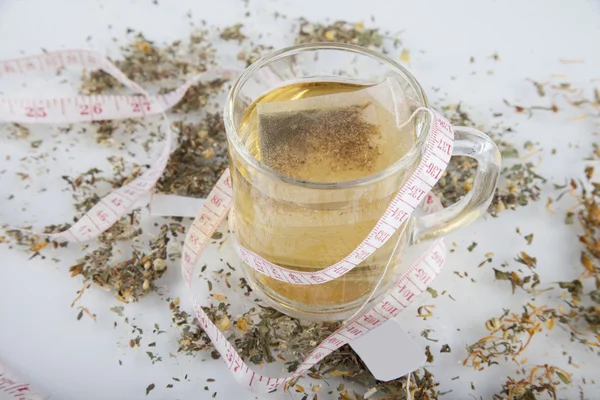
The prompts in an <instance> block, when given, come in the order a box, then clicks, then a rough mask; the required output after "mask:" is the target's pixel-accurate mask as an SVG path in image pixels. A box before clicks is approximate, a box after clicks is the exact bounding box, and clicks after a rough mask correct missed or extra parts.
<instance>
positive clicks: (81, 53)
mask: <svg viewBox="0 0 600 400" xmlns="http://www.w3.org/2000/svg"><path fill="white" fill-rule="evenodd" d="M63 67H78V68H87V69H102V70H104V71H105V72H107V73H108V74H110V75H112V76H113V77H114V78H116V79H117V80H118V81H119V82H121V83H122V84H123V85H125V86H126V87H128V88H130V89H132V90H134V91H135V92H137V93H140V94H141V95H138V96H74V97H63V98H51V99H40V98H31V99H16V98H11V97H0V121H6V122H21V123H72V122H79V121H100V120H107V119H123V118H132V117H139V116H145V115H152V114H162V115H163V116H164V118H165V124H166V126H165V128H166V129H165V131H166V140H165V145H164V148H163V149H162V151H161V153H160V156H159V157H158V159H157V160H156V162H155V163H154V164H153V165H152V166H151V167H150V169H148V170H147V171H145V172H144V173H143V174H142V175H141V176H139V177H138V178H136V179H135V180H133V181H132V182H131V183H129V184H127V185H125V186H123V187H121V188H119V189H117V190H115V191H114V192H112V193H110V194H108V195H107V196H105V197H103V198H102V199H101V200H100V201H99V202H98V203H97V204H96V205H94V206H93V207H92V208H91V209H90V210H89V211H88V212H87V213H86V214H85V215H84V216H83V217H81V218H80V219H79V220H78V221H77V222H76V223H75V224H74V225H73V226H72V227H70V228H69V229H67V230H65V231H63V232H60V233H56V234H43V233H36V234H38V235H40V236H45V237H48V238H50V239H52V240H59V241H69V242H84V241H87V240H90V239H92V238H95V237H97V236H98V235H100V234H101V233H102V232H104V231H105V230H106V229H108V228H109V227H110V226H112V225H113V224H114V223H115V222H117V221H118V220H119V218H120V217H122V216H123V215H125V213H126V212H127V211H128V210H129V208H130V207H131V206H132V205H133V203H134V202H135V201H136V200H138V199H139V198H140V197H141V196H142V195H144V194H145V193H146V192H147V191H149V190H150V189H151V188H152V187H153V186H154V184H155V183H156V182H157V180H158V179H159V178H160V176H161V175H162V173H163V171H164V169H165V166H166V164H167V161H168V158H169V154H170V152H171V145H170V144H171V142H172V137H173V133H172V131H171V128H170V123H169V120H168V118H167V116H166V115H165V111H166V110H167V109H169V108H170V107H172V106H174V105H175V104H176V103H177V102H178V101H179V100H181V98H182V97H183V95H184V94H185V92H186V90H187V89H188V88H189V87H190V86H192V85H194V84H195V83H196V82H198V81H201V80H206V79H209V77H232V76H234V75H235V72H234V71H232V70H227V69H218V70H214V71H210V72H206V73H203V74H200V75H198V76H195V77H194V78H193V79H191V80H189V81H187V82H186V83H185V84H184V85H182V86H181V87H179V88H177V89H175V90H174V91H172V92H169V93H166V94H165V95H161V96H152V95H150V94H148V93H147V92H146V91H145V90H144V89H142V88H141V87H140V86H139V85H137V84H136V83H135V82H133V81H131V80H130V79H128V78H127V77H126V76H125V75H124V74H123V73H122V72H121V71H120V70H119V69H118V68H116V67H115V66H114V65H113V64H112V63H110V62H109V61H108V60H107V59H106V58H105V57H103V56H102V55H101V54H99V53H95V52H91V51H85V50H70V51H58V52H51V53H45V54H41V55H38V56H30V57H23V58H18V59H12V60H6V61H0V77H2V76H4V75H12V74H24V73H29V72H40V71H44V70H55V69H57V68H63ZM431 114H432V117H433V118H432V121H431V123H430V127H429V132H428V135H427V146H426V148H425V152H424V154H423V155H422V158H421V161H420V162H419V165H418V166H417V168H416V170H415V172H414V173H413V174H412V176H411V177H410V178H409V179H408V181H407V182H406V183H405V184H404V185H403V186H402V188H401V189H400V190H399V191H398V193H397V194H396V196H395V197H394V199H393V200H392V202H391V203H390V205H389V207H388V208H387V209H386V211H385V213H384V214H383V216H382V217H381V218H380V219H379V221H378V222H377V223H376V224H375V227H374V228H373V230H372V231H371V232H370V233H369V234H368V235H367V237H366V238H365V239H364V240H363V241H362V242H361V243H360V244H359V246H358V247H357V248H356V249H355V250H354V251H352V252H351V253H350V254H349V255H348V256H347V257H345V258H344V259H342V260H341V261H339V262H337V263H335V264H334V265H331V266H329V267H327V268H324V269H322V270H320V271H317V272H310V273H308V272H306V273H302V272H297V271H293V270H289V269H286V268H282V267H280V266H277V265H275V264H273V263H270V262H269V261H267V260H265V259H263V258H262V257H260V256H259V255H257V254H256V253H253V252H252V251H250V250H248V249H245V248H244V247H242V246H241V245H240V244H239V243H238V244H236V251H237V252H238V254H239V255H240V257H241V258H242V260H244V262H245V263H246V264H247V265H249V266H250V267H251V268H253V269H254V270H256V271H257V272H259V273H261V274H264V275H266V276H269V277H271V278H273V279H277V280H279V281H282V282H286V283H290V284H298V285H315V284H322V283H325V282H329V281H331V280H333V279H337V278H339V277H341V276H343V275H344V274H346V273H348V272H350V271H351V270H352V269H354V268H355V267H356V266H357V265H359V264H360V263H361V262H362V261H364V260H365V259H367V258H368V257H369V256H370V255H371V254H373V253H374V252H375V251H376V250H377V249H379V248H380V247H381V246H383V245H384V244H385V243H386V242H387V241H388V240H389V239H390V237H391V236H393V234H394V233H395V232H396V231H397V230H398V229H399V227H400V226H401V225H402V224H403V223H404V222H405V221H407V219H408V218H409V216H410V215H411V214H412V213H413V212H414V210H415V209H416V208H417V207H418V206H419V204H420V203H424V205H423V208H425V209H426V210H430V211H433V210H437V209H441V204H440V203H439V200H437V199H436V198H435V197H434V196H433V195H431V194H430V191H431V189H432V188H433V186H434V185H435V184H436V183H437V181H438V180H439V178H440V177H441V175H442V173H443V172H444V171H445V169H446V167H447V165H448V162H449V160H450V156H451V154H452V148H453V145H454V133H453V130H452V126H451V125H450V123H449V122H448V121H447V120H445V119H444V118H443V117H442V116H441V115H439V114H438V113H437V112H435V111H432V113H431ZM232 199H233V191H232V184H231V176H230V174H229V170H227V171H226V172H225V173H224V174H223V175H222V176H221V177H220V179H219V180H218V182H217V184H216V185H215V187H214V188H213V189H212V191H211V192H210V193H209V195H208V197H207V199H206V201H205V202H204V205H203V207H202V209H201V210H200V212H199V214H198V215H197V216H196V218H195V219H194V221H193V223H192V225H191V226H190V228H189V229H188V233H187V235H186V237H185V240H184V244H183V251H182V263H181V268H182V275H183V277H184V280H185V283H186V285H187V287H188V288H189V289H190V292H191V289H192V282H193V275H194V269H195V265H196V263H197V261H198V259H199V258H200V255H201V254H202V251H203V250H204V248H205V247H206V245H207V244H208V242H209V240H210V238H211V237H212V235H213V233H214V232H215V231H216V230H217V228H218V227H219V225H220V224H221V222H222V221H223V219H224V218H225V217H226V215H227V213H228V212H229V210H230V209H231V207H232ZM445 256H446V248H445V245H444V243H443V241H441V240H439V241H437V242H435V243H433V244H432V245H431V246H430V247H429V248H428V249H427V250H426V251H425V252H424V253H423V254H422V255H421V257H420V258H419V259H418V260H417V261H416V262H415V263H413V264H412V265H411V266H410V268H408V270H407V271H405V272H404V273H403V274H402V275H401V276H400V278H399V279H398V280H397V281H396V283H395V284H394V285H393V287H392V288H391V289H389V290H388V292H387V293H386V294H385V295H384V297H383V299H382V300H381V301H379V302H378V303H377V304H376V305H375V306H374V307H373V308H371V309H369V310H366V311H364V312H361V313H360V314H358V315H356V316H355V317H353V318H352V319H350V320H348V321H346V322H345V323H344V324H343V325H342V326H341V327H340V328H339V329H338V330H337V331H335V332H334V333H333V334H331V335H330V336H329V337H328V338H327V339H325V340H324V341H323V342H322V343H321V344H319V345H318V346H317V347H316V348H315V349H313V351H311V353H310V354H309V355H308V356H307V358H306V359H305V360H304V361H303V362H302V364H300V366H299V367H298V369H297V370H296V371H295V372H294V373H293V374H292V375H291V376H289V377H287V378H270V377H267V376H262V375H259V374H257V373H256V372H255V371H252V370H251V369H250V367H249V366H248V365H247V364H246V363H244V362H243V361H242V359H241V357H240V355H239V354H238V353H237V351H236V350H235V349H234V347H233V345H231V344H230V343H229V341H227V339H226V338H225V336H224V335H223V333H222V332H221V331H220V330H219V329H218V328H217V327H216V326H215V325H214V324H213V323H212V322H211V321H210V319H209V318H208V316H207V315H206V314H205V313H204V311H203V310H202V306H201V303H200V302H198V300H197V299H196V297H195V296H193V295H192V302H193V305H194V311H195V314H196V316H197V318H198V320H199V321H200V324H201V325H202V327H203V329H204V330H205V331H206V333H207V335H208V336H209V337H210V339H211V340H212V342H213V345H214V346H215V348H216V349H217V350H218V351H219V353H220V354H221V355H222V356H223V359H224V360H225V362H226V363H227V366H228V367H229V370H230V371H231V373H232V374H233V376H234V377H235V379H236V380H237V381H238V382H239V383H241V384H242V385H244V386H246V387H249V388H250V389H251V390H253V391H255V392H270V391H272V390H274V389H276V388H278V387H280V386H282V385H286V384H287V383H289V382H290V381H292V380H294V379H295V378H297V377H299V376H301V375H302V374H303V373H304V372H306V371H307V370H308V369H309V368H311V367H312V366H314V365H315V364H316V363H318V362H319V361H320V360H322V359H323V358H324V357H326V356H327V355H328V354H330V353H332V352H333V351H335V350H336V349H338V348H339V347H341V346H343V345H345V344H347V343H349V342H351V341H352V340H354V339H356V338H358V337H360V336H362V335H364V334H365V333H367V332H369V331H371V330H373V329H375V328H376V327H378V326H379V325H381V324H383V323H384V322H385V321H387V320H388V319H391V318H394V317H395V316H396V315H398V314H399V313H400V312H401V311H402V310H403V309H405V308H406V307H408V306H409V305H410V304H411V303H412V302H413V301H414V300H415V299H416V298H417V297H418V295H419V294H421V293H422V292H423V291H425V290H426V289H427V288H428V287H429V285H430V284H431V282H432V281H433V279H435V277H436V276H437V275H438V274H439V273H440V271H441V269H442V266H443V264H444V261H445ZM201 292H202V298H208V297H209V296H208V295H209V293H208V292H207V291H206V289H204V288H202V289H201ZM0 371H1V369H0ZM1 377H2V375H1V374H0V378H1Z"/></svg>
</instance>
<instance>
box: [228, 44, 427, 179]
mask: <svg viewBox="0 0 600 400" xmlns="http://www.w3.org/2000/svg"><path fill="white" fill-rule="evenodd" d="M321 49H329V50H342V51H348V52H351V53H356V54H359V55H363V56H368V57H371V58H374V59H376V60H378V61H380V62H382V63H384V64H387V65H388V66H389V67H391V68H392V69H393V70H394V72H396V73H398V74H399V75H401V76H402V77H403V78H404V79H406V81H407V82H408V83H409V84H410V85H411V87H412V88H413V90H414V91H415V93H416V95H417V100H418V101H419V103H420V104H421V105H422V106H424V107H429V105H428V103H427V96H426V95H425V91H424V90H423V88H422V87H421V85H420V84H419V82H418V81H417V79H416V78H415V77H414V76H413V74H412V73H411V72H410V71H409V70H408V69H407V68H406V67H403V66H402V65H400V64H398V63H397V62H395V61H394V60H392V59H391V58H389V57H388V56H386V55H384V54H382V53H379V52H377V51H374V50H371V49H367V48H365V47H361V46H357V45H353V44H344V43H332V42H316V43H305V44H298V45H294V46H288V47H284V48H282V49H279V50H277V51H275V52H272V53H269V54H266V55H264V56H263V57H261V58H259V59H258V60H256V61H255V62H254V63H252V64H251V65H250V66H248V67H247V68H246V69H245V70H244V71H243V72H242V74H241V75H240V76H239V77H238V78H237V79H236V81H235V82H234V84H233V86H232V87H231V89H230V90H229V94H228V95H227V100H226V102H225V108H224V110H223V122H224V124H225V131H226V135H227V139H228V141H229V145H230V146H233V147H234V150H235V152H236V153H237V154H238V155H240V156H241V157H242V158H243V160H244V162H246V163H247V164H248V165H249V166H251V167H252V168H255V169H256V170H257V171H259V172H261V173H263V174H265V175H267V176H269V177H271V178H275V179H277V180H279V181H283V182H285V183H289V184H292V185H296V186H301V187H305V188H310V189H344V188H350V187H356V186H364V185H370V184H372V183H375V182H377V181H380V180H382V179H385V178H387V177H389V176H391V175H393V174H395V173H397V172H398V171H399V170H401V169H402V167H404V166H405V165H406V164H407V163H409V162H410V160H411V159H412V157H413V156H414V155H415V153H417V152H419V150H420V148H421V147H422V145H423V143H424V142H425V139H426V136H427V135H418V136H417V140H415V142H414V143H413V145H412V146H411V148H410V150H409V151H408V152H406V154H404V155H403V156H402V157H400V158H399V159H398V160H396V161H395V162H394V163H392V164H390V165H389V166H388V167H386V168H384V169H382V170H381V171H378V172H375V173H373V174H370V175H366V176H363V177H361V178H358V179H353V180H348V181H340V182H314V181H307V180H304V179H298V178H293V177H291V176H288V175H285V174H282V173H281V172H278V171H275V170H274V169H272V168H270V167H269V166H267V165H266V164H264V163H263V162H261V161H259V160H257V159H256V157H254V156H253V155H252V153H250V151H249V150H248V149H247V148H246V146H245V145H244V143H242V140H241V139H240V137H239V135H238V128H237V127H236V125H235V121H234V117H233V107H234V102H235V99H236V97H237V95H238V93H239V91H240V89H241V88H242V87H243V86H244V84H245V83H246V82H247V81H248V79H250V77H251V76H252V75H253V74H254V73H255V72H256V71H258V70H259V69H260V68H262V67H264V66H266V65H268V64H270V63H272V62H274V61H277V60H278V59H280V58H283V57H285V56H287V55H290V53H292V54H293V53H298V52H302V51H310V50H321Z"/></svg>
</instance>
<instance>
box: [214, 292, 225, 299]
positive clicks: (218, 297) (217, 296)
mask: <svg viewBox="0 0 600 400" xmlns="http://www.w3.org/2000/svg"><path fill="white" fill-rule="evenodd" d="M212 296H213V297H214V298H215V299H217V300H219V301H227V297H226V296H223V295H222V294H219V293H214V294H213V295H212Z"/></svg>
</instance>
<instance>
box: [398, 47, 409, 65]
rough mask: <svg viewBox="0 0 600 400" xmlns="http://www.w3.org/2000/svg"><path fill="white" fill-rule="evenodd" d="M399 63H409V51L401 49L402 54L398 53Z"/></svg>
mask: <svg viewBox="0 0 600 400" xmlns="http://www.w3.org/2000/svg"><path fill="white" fill-rule="evenodd" d="M400 61H402V62H405V63H407V62H409V61H410V50H408V49H402V53H400Z"/></svg>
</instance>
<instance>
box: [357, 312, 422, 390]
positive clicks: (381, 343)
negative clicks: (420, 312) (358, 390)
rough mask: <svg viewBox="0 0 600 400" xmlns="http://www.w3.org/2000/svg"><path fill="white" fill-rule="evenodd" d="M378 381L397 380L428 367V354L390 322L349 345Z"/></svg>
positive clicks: (398, 325)
mask: <svg viewBox="0 0 600 400" xmlns="http://www.w3.org/2000/svg"><path fill="white" fill-rule="evenodd" d="M350 346H352V348H353V349H354V351H356V353H357V354H358V355H359V356H360V358H361V359H362V360H363V361H364V363H365V364H366V365H367V367H368V368H369V371H371V373H372V374H373V376H374V377H375V379H377V380H380V381H384V382H387V381H391V380H393V379H398V378H400V377H401V376H404V375H406V374H408V373H410V372H413V371H414V370H416V369H418V368H419V367H421V366H422V365H423V364H425V360H426V358H425V351H423V349H422V348H421V346H419V345H418V344H417V343H415V341H414V340H412V339H411V338H410V336H408V334H407V333H406V332H404V330H403V329H402V327H401V326H400V324H399V323H398V321H396V320H395V319H390V320H389V321H387V322H386V323H384V324H383V325H381V326H380V327H378V328H375V329H373V330H372V331H370V332H368V333H366V334H365V335H363V336H361V337H359V338H358V339H355V340H353V341H351V342H350Z"/></svg>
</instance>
